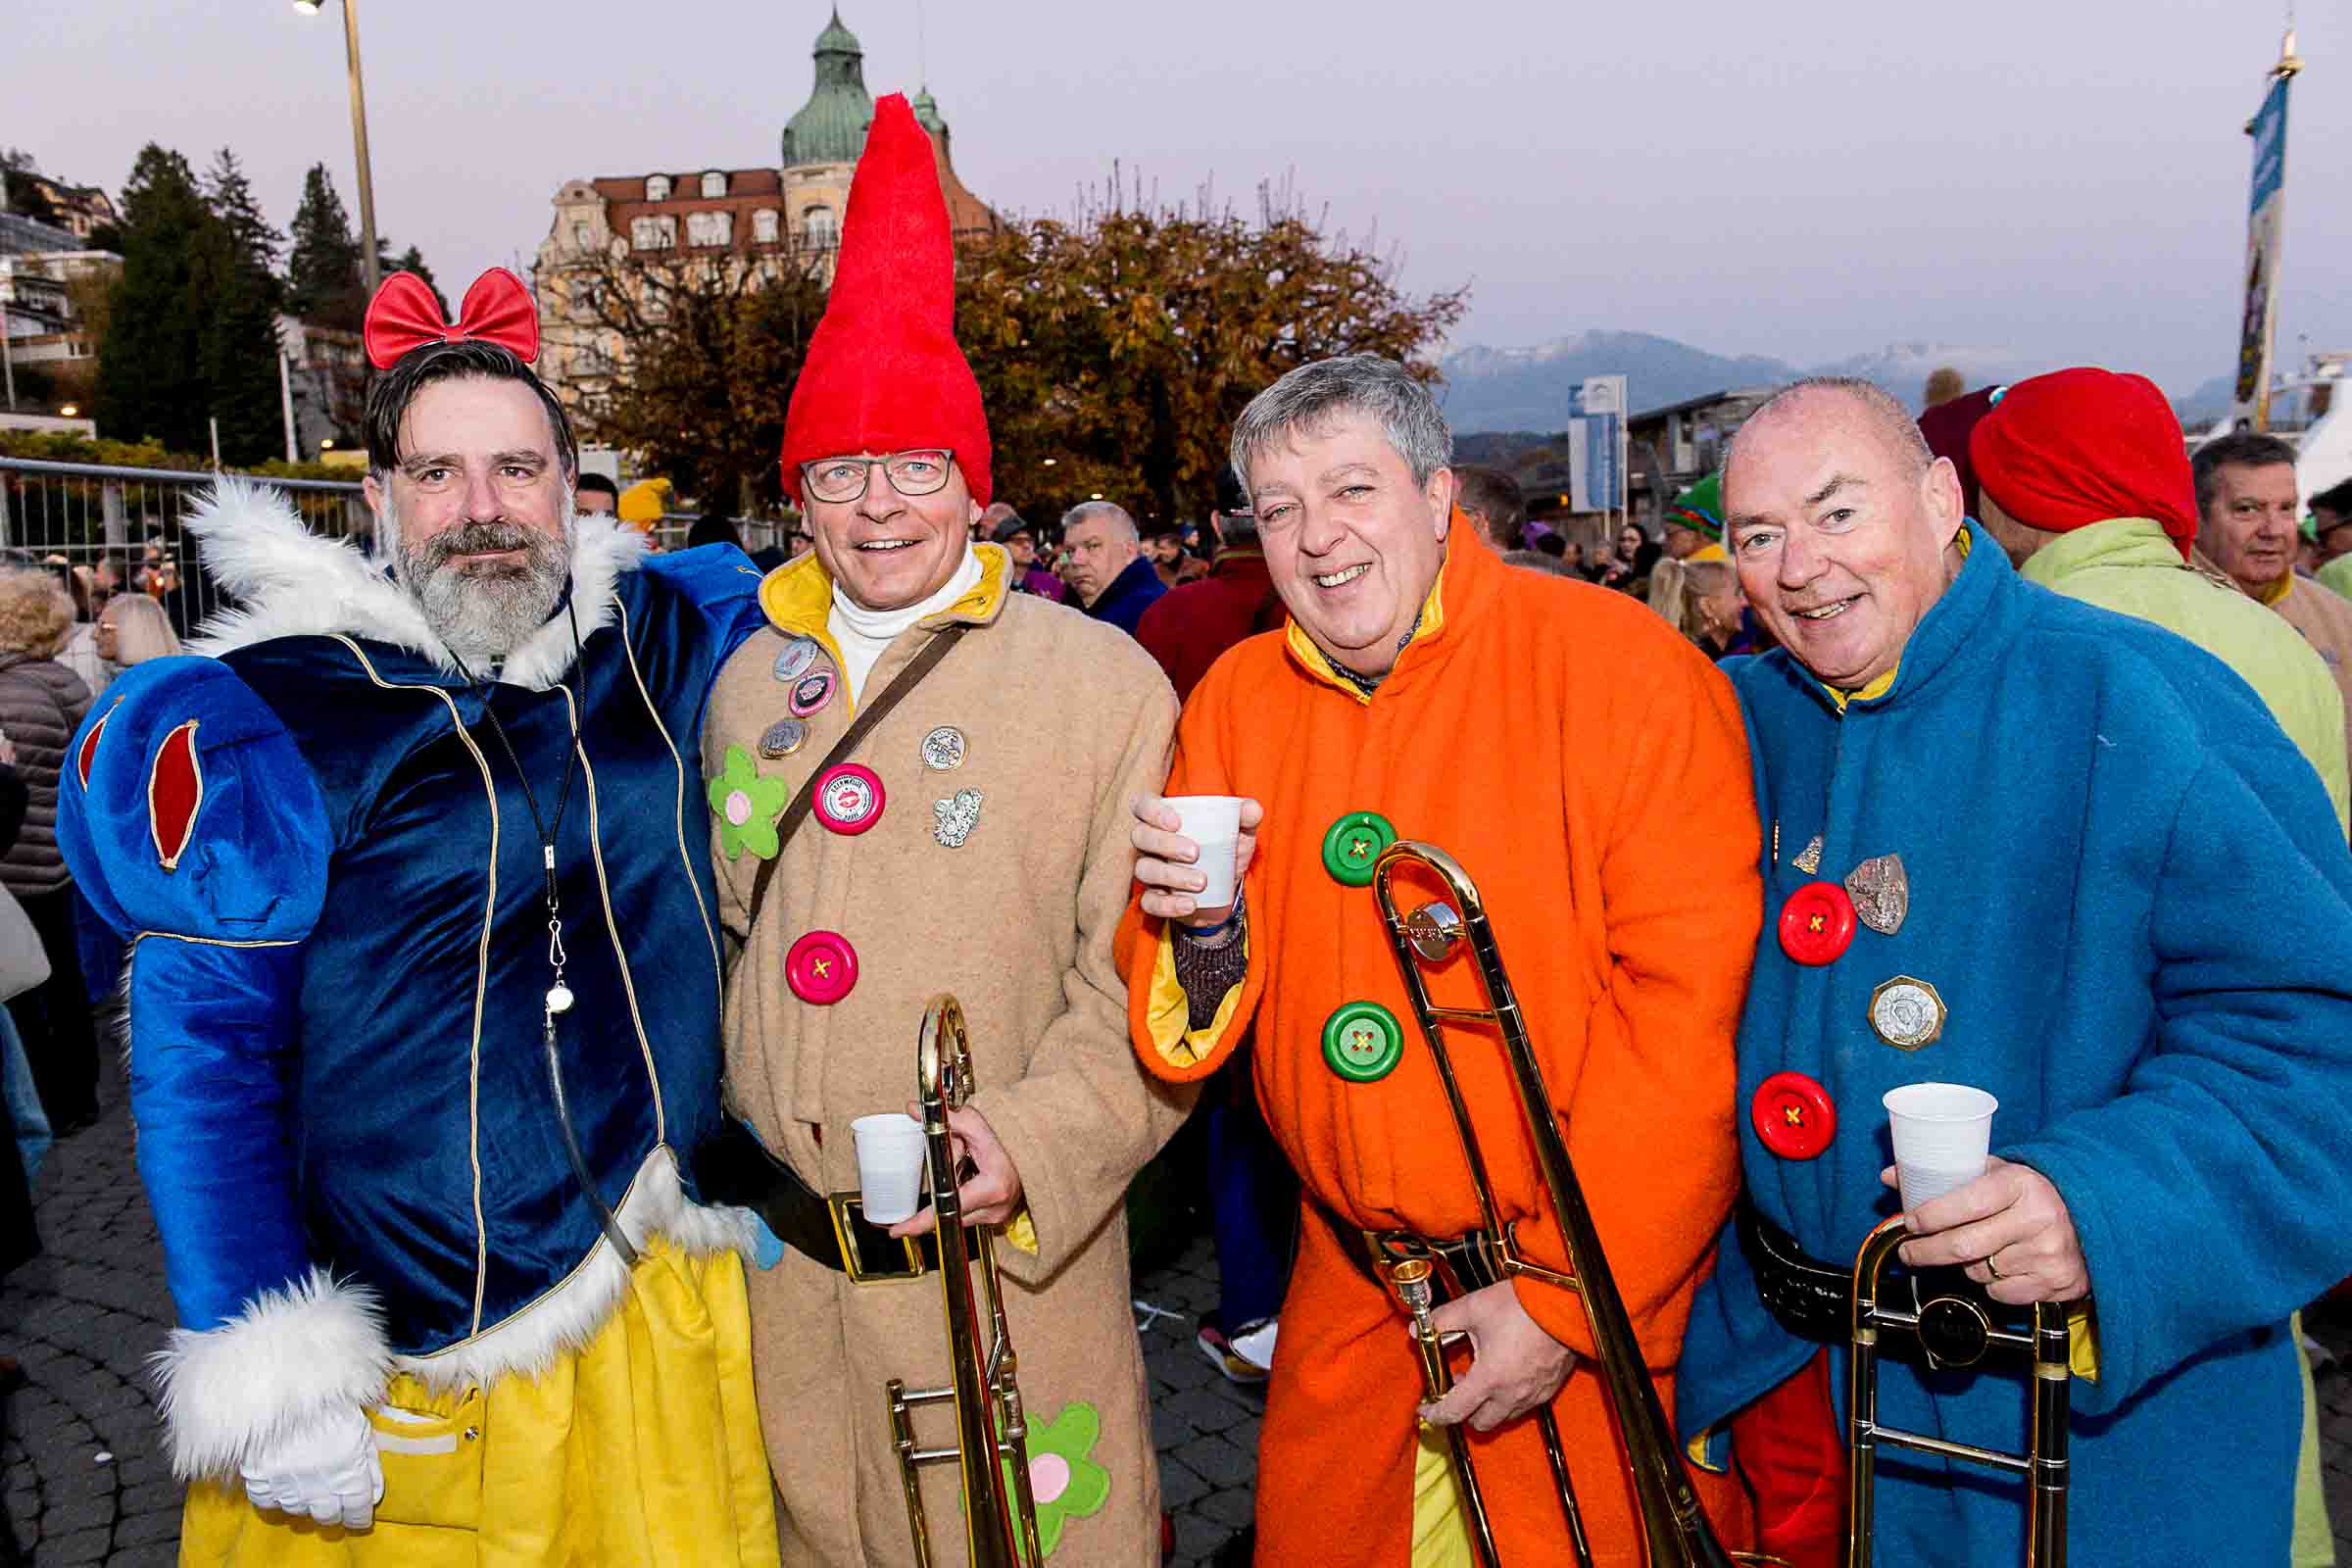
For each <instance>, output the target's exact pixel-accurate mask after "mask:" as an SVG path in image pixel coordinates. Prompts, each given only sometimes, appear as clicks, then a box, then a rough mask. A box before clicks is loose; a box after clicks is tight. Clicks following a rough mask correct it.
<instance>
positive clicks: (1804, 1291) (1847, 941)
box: [1679, 381, 2352, 1568]
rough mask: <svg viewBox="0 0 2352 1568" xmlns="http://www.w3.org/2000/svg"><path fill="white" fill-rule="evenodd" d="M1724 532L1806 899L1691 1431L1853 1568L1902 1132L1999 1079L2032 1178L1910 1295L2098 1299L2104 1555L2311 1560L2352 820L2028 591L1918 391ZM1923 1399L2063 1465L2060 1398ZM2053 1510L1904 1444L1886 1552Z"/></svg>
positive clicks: (1773, 949) (2269, 723)
mask: <svg viewBox="0 0 2352 1568" xmlns="http://www.w3.org/2000/svg"><path fill="white" fill-rule="evenodd" d="M1724 501H1725V511H1726V520H1727V524H1728V528H1729V534H1730V538H1731V542H1732V549H1733V556H1734V559H1735V561H1736V562H1737V564H1738V566H1739V570H1740V581H1741V584H1742V586H1743V588H1744V589H1745V591H1746V594H1747V598H1748V601H1749V603H1750V604H1752V605H1753V606H1754V607H1755V609H1756V612H1757V613H1758V614H1759V615H1760V616H1761V617H1762V618H1763V619H1764V621H1765V623H1766V624H1767V625H1768V626H1769V627H1770V629H1771V630H1772V631H1773V632H1774V633H1775V635H1776V636H1777V637H1778V638H1779V639H1780V641H1781V643H1782V645H1783V649H1782V651H1780V652H1776V653H1774V654H1771V655H1768V656H1766V657H1765V658H1762V659H1757V660H1751V661H1740V662H1734V663H1732V664H1728V665H1726V666H1725V668H1726V671H1727V673H1730V674H1731V675H1732V678H1733V683H1734V685H1735V686H1736V687H1737V688H1738V690H1739V693H1740V702H1741V705H1742V707H1743V709H1744V711H1745V712H1746V716H1747V722H1748V728H1749V734H1750V737H1751V740H1752V742H1753V750H1754V757H1755V769H1756V772H1755V778H1756V796H1757V807H1758V810H1759V812H1760V813H1761V814H1762V817H1763V820H1764V823H1765V865H1764V874H1765V896H1766V901H1767V903H1766V911H1765V912H1766V920H1765V926H1764V931H1765V934H1764V936H1763V937H1762V938H1761V940H1760V942H1759V944H1758V950H1757V956H1756V965H1755V976H1754V980H1753V983H1752V987H1751V989H1750V992H1749V995H1748V999H1747V1005H1746V1008H1745V1011H1744V1013H1743V1015H1742V1021H1741V1026H1740V1096H1741V1103H1743V1104H1745V1105H1747V1106H1748V1107H1749V1109H1750V1114H1749V1116H1747V1117H1745V1118H1743V1120H1744V1121H1745V1122H1746V1123H1747V1125H1745V1126H1743V1127H1742V1129H1741V1132H1742V1143H1741V1156H1742V1164H1743V1167H1744V1175H1745V1185H1746V1196H1745V1198H1744V1200H1743V1201H1742V1211H1741V1213H1740V1215H1739V1216H1737V1217H1736V1219H1735V1221H1734V1223H1733V1224H1732V1225H1731V1226H1729V1227H1728V1228H1727V1230H1726V1233H1725V1235H1724V1238H1723V1241H1722V1245H1721V1247H1720V1249H1719V1262H1718V1267H1717V1271H1716V1273H1715V1274H1714V1276H1713V1277H1712V1278H1711V1279H1710V1280H1709V1281H1708V1282H1707V1283H1706V1284H1705V1285H1704V1286H1702V1287H1701V1289H1700V1292H1699V1297H1698V1300H1697V1304H1696V1306H1695V1307H1694V1309H1693V1312H1692V1317H1691V1329H1690V1334H1689V1337H1688V1339H1687V1341H1686V1343H1685V1348H1684V1359H1683V1363H1682V1368H1681V1372H1682V1381H1681V1385H1680V1389H1679V1411H1680V1417H1681V1423H1682V1426H1683V1428H1684V1433H1685V1436H1686V1437H1687V1438H1688V1439H1690V1440H1691V1442H1692V1444H1693V1447H1694V1451H1696V1452H1699V1453H1703V1454H1704V1455H1705V1456H1706V1459H1707V1461H1708V1462H1709V1463H1710V1464H1714V1465H1720V1464H1722V1463H1725V1462H1731V1461H1736V1462H1738V1463H1739V1464H1740V1465H1741V1467H1742V1469H1743V1470H1746V1471H1748V1472H1749V1473H1750V1475H1751V1477H1760V1478H1761V1480H1762V1484H1761V1485H1760V1486H1759V1488H1758V1491H1759V1493H1760V1495H1761V1502H1762V1514H1763V1517H1762V1519H1761V1520H1760V1523H1761V1524H1762V1525H1763V1527H1764V1530H1765V1536H1764V1541H1763V1544H1766V1545H1767V1546H1769V1547H1776V1548H1778V1549H1780V1550H1782V1551H1784V1552H1785V1553H1786V1554H1787V1555H1788V1556H1789V1557H1790V1559H1791V1560H1792V1561H1795V1562H1797V1563H1799V1564H1809V1563H1822V1562H1830V1561H1837V1560H1842V1544H1843V1531H1844V1525H1843V1521H1842V1518H1841V1514H1840V1510H1841V1507H1842V1503H1843V1499H1844V1495H1845V1478H1844V1477H1843V1476H1842V1474H1841V1473H1840V1469H1839V1465H1840V1452H1839V1450H1840V1447H1841V1440H1842V1429H1841V1428H1838V1427H1834V1426H1833V1425H1832V1421H1833V1416H1832V1413H1831V1408H1830V1407H1831V1404H1832V1398H1831V1397H1830V1396H1831V1394H1832V1392H1833V1391H1834V1393H1835V1405H1836V1415H1835V1419H1836V1420H1837V1421H1840V1422H1841V1421H1842V1420H1843V1418H1844V1416H1845V1413H1846V1412H1845V1397H1844V1396H1845V1388H1844V1367H1845V1356H1844V1353H1843V1351H1842V1350H1837V1349H1833V1350H1831V1351H1829V1352H1827V1353H1826V1354H1825V1352H1824V1349H1823V1347H1824V1346H1825V1345H1841V1344H1842V1343H1843V1341H1844V1340H1845V1337H1846V1330H1845V1322H1844V1313H1843V1309H1842V1301H1843V1298H1844V1287H1843V1283H1842V1277H1844V1276H1850V1273H1851V1270H1852V1266H1853V1258H1854V1255H1855V1252H1856V1250H1857V1249H1858V1248H1859V1247H1860V1245H1861V1243H1862V1241H1863V1238H1864V1237H1865V1236H1866V1235H1868V1234H1869V1232H1870V1231H1871V1229H1872V1228H1873V1227H1874V1226H1875V1225H1877V1224H1878V1223H1879V1222H1880V1221H1882V1220H1884V1219H1886V1218H1887V1216H1889V1215H1891V1214H1894V1213H1896V1212H1898V1211H1899V1210H1900V1207H1901V1204H1900V1201H1899V1200H1898V1199H1897V1198H1896V1197H1895V1195H1894V1193H1893V1192H1892V1191H1890V1190H1889V1186H1890V1183H1889V1180H1888V1171H1887V1167H1888V1165H1889V1164H1890V1153H1889V1144H1888V1138H1887V1116H1886V1114H1885V1112H1884V1111H1883V1110H1882V1108H1881V1097H1882V1096H1884V1095H1885V1094H1886V1093H1887V1091H1888V1090H1891V1089H1893V1088H1896V1087H1898V1086H1900V1085H1903V1084H1907V1083H1914V1082H1921V1081H1936V1080H1940V1081H1945V1082H1953V1083H1963V1084H1970V1085H1974V1086H1977V1087H1979V1088H1982V1089H1985V1090H1987V1091H1989V1092H1990V1093H1991V1094H1992V1095H1993V1096H1994V1097H1996V1098H1997V1100H1998V1102H1999V1108H1998V1110H1997V1111H1996V1112H1995V1114H1994V1116H1993V1121H1992V1132H1991V1151H1992V1158H1991V1160H1990V1162H1989V1165H1988V1167H1987V1169H1986V1170H1985V1174H1984V1175H1982V1176H1980V1177H1978V1178H1977V1179H1975V1180H1974V1181H1971V1182H1969V1183H1967V1184H1966V1185H1964V1186H1961V1187H1959V1188H1958V1189H1956V1190H1954V1191H1952V1192H1950V1193H1947V1194H1946V1195H1944V1196H1943V1197H1940V1198H1936V1199H1934V1200H1931V1201H1924V1202H1921V1203H1920V1204H1919V1205H1918V1207H1917V1208H1916V1209H1915V1210H1914V1211H1912V1212H1910V1213H1909V1214H1907V1215H1906V1216H1905V1218H1906V1223H1907V1225H1908V1227H1909V1229H1910V1230H1911V1231H1913V1232H1914V1233H1915V1234H1914V1236H1913V1238H1912V1239H1911V1240H1910V1241H1909V1242H1907V1243H1905V1244H1904V1246H1903V1250H1902V1259H1903V1261H1904V1263H1906V1264H1908V1265H1911V1266H1912V1267H1914V1268H1917V1269H1923V1270H1925V1269H1935V1268H1940V1269H1947V1270H1952V1269H1956V1270H1959V1271H1962V1272H1964V1273H1965V1276H1966V1279H1967V1280H1968V1281H1971V1282H1974V1284H1973V1288H1975V1289H1978V1290H1981V1291H1982V1293H1983V1296H1984V1297H1985V1298H1986V1299H1989V1301H1990V1302H1991V1303H1994V1305H1993V1308H1992V1309H1993V1310H1994V1311H1995V1312H1996V1313H1997V1312H2004V1311H2006V1310H2008V1309H2011V1308H2017V1307H2022V1306H2023V1305H2025V1304H2026V1303H2030V1302H2039V1301H2055V1302H2064V1303H2067V1305H2068V1308H2069V1321H2070V1327H2071V1331H2072V1334H2071V1338H2072V1342H2073V1343H2072V1350H2073V1367H2074V1372H2075V1377H2074V1379H2073V1382H2072V1401H2073V1416H2072V1422H2071V1438H2072V1444H2071V1460H2072V1466H2071V1469H2072V1490H2071V1498H2070V1505H2069V1506H2070V1516H2069V1529H2068V1544H2069V1548H2070V1551H2071V1560H2072V1561H2073V1562H2074V1563H2075V1564H2076V1565H2077V1568H2082V1565H2086V1564H2087V1565H2095V1564H2104V1563H2124V1562H2131V1563H2141V1562H2148V1561H2161V1562H2168V1563H2190V1562H2194V1563H2201V1564H2215V1563H2225V1564H2235V1563H2244V1564H2248V1565H2255V1564H2259V1565H2263V1568H2275V1565H2277V1564H2278V1563H2282V1562H2284V1561H2286V1560H2287V1541H2288V1530H2289V1524H2290V1519H2291V1514H2292V1507H2293V1501H2294V1478H2295V1459H2296V1446H2297V1438H2298V1434H2299V1430H2300V1425H2301V1405H2300V1394H2299V1389H2298V1383H2297V1377H2296V1366H2295V1357H2294V1352H2293V1349H2292V1347H2291V1346H2290V1344H2289V1341H2288V1335H2287V1315H2288V1314H2289V1313H2290V1312H2291V1311H2293V1310H2294V1309H2295V1308H2297V1307H2298V1306H2300V1305H2302V1304H2303V1303H2304V1302H2305V1301H2307V1300H2309V1299H2312V1298H2314V1297H2316V1296H2317V1295H2318V1294H2319V1293H2320V1292H2321V1291H2323V1290H2324V1289H2326V1288H2327V1286H2328V1285H2330V1284H2332V1283H2333V1282H2334V1281H2336V1280H2337V1279H2339V1278H2341V1277H2342V1276H2343V1274H2344V1273H2345V1271H2346V1267H2347V1264H2352V1170H2348V1169H2347V1167H2346V1165H2345V1162H2344V1160H2343V1158H2342V1152H2343V1151H2344V1150H2345V1149H2346V1148H2348V1147H2352V858H2348V857H2347V855H2346V851H2345V846H2344V842H2343V838H2342V835H2341V833H2340V832H2339V831H2338V830H2337V828H2336V825H2335V818H2334V814H2333V811H2332V810H2331V809H2330V807H2329V804H2328V799H2327V793H2326V791H2325V790H2324V789H2323V787H2322V786H2321V784H2320V781H2319V778H2318V776H2317V775H2316V774H2315V773H2314V772H2313V771H2312V768H2311V766H2310V764H2309V763H2308V762H2306V761H2304V760H2303V759H2302V758H2301V756H2300V755H2299V754H2298V753H2297V752H2296V751H2295V749H2294V747H2293V745H2292V744H2291V743H2290V742H2289V741H2288V740H2287V739H2286V737H2285V735H2284V734H2283V733H2281V732H2280V730H2279V729H2278V725H2277V723H2276V722H2274V721H2273V720H2272V718H2271V717H2270V715H2269V713H2268V712H2267V711H2265V709H2264V708H2263V707H2262V704H2261V702H2260V700H2259V699H2258V698H2257V697H2256V696H2255V695H2254V693H2253V691H2252V689H2251V688H2250V687H2248V686H2246V685H2245V683H2244V682H2243V681H2241V680H2240V679H2239V678H2238V677H2237V676H2236V675H2234V674H2232V673H2231V672H2230V671H2229V669H2228V668H2227V667H2226V666H2224V665H2223V664H2222V663H2221V662H2219V661H2217V660H2215V659H2213V658H2212V657H2210V656H2209V655H2207V654H2205V653H2203V652H2202V651H2200V650H2199V649H2197V648H2195V647H2193V646H2191V645H2190V644H2189V643H2187V642H2185V641H2183V640H2181V639H2180V638H2178V637H2175V636H2174V635H2172V634H2171V633H2169V632H2165V631H2163V630H2161V629H2159V628H2157V627H2154V626H2152V625H2149V624H2146V623H2144V622H2140V621H2136V620H2131V619H2129V618H2126V617H2123V616H2119V615H2113V614H2109V613H2104V612H2101V611H2098V610H2094V609H2092V608H2090V607H2088V606H2085V605H2082V604H2079V603H2076V602H2074V601H2070V600H2066V599H2062V598H2060V597H2058V596H2056V595H2053V594H2049V593H2046V592H2044V591H2041V590H2039V589H2037V588H2035V587H2034V586H2032V585H2030V584H2027V583H2025V582H2023V581H2022V580H2020V579H2019V578H2018V576H2017V575H2016V573H2015V572H2014V571H2013V570H2012V569H2011V567H2010V565H2009V564H2008V561H2007V559H2006V558H2005V557H2004V556H2003V554H2002V553H2001V551H2000V549H1999V548H1998V547H1997V546H1996V545H1993V544H1991V543H1989V542H1988V541H1987V540H1986V539H1985V536H1984V535H1982V534H1981V533H1980V532H1979V530H1978V529H1977V527H1976V525H1975V524H1974V523H1971V522H1969V521H1968V520H1967V519H1966V518H1965V517H1964V515H1963V511H1962V502H1961V492H1960V484H1959V480H1958V478H1957V477H1956V475H1955V474H1954V472H1953V470H1952V466H1951V465H1950V464H1949V463H1948V462H1942V461H1937V460H1935V459H1934V458H1933V457H1932V455H1931V454H1930V453H1929V452H1928V451H1927V449H1926V447H1925V445H1924V443H1922V441H1921V440H1920V438H1919V436H1918V433H1917V429H1916V427H1915V426H1914V425H1913V424H1912V423H1911V421H1910V419H1909V417H1908V416H1907V415H1906V414H1905V413H1904V411H1903V410H1902V409H1901V408H1900V407H1899V406H1898V405H1896V404H1895V403H1894V402H1893V401H1892V400H1891V399H1889V398H1887V396H1886V394H1885V393H1883V392H1880V391H1878V390H1877V389H1876V388H1873V387H1870V386H1867V385H1865V384H1862V383H1858V382H1848V381H1813V382H1802V383H1798V384H1797V385H1795V386H1793V387H1791V388H1789V389H1788V390H1786V391H1784V392H1782V393H1780V394H1779V395H1777V396H1776V397H1774V398H1773V399H1772V400H1771V401H1769V402H1767V403H1766V404H1765V405H1763V406H1762V407H1761V408H1760V409H1758V411H1757V412H1756V414H1755V415H1754V417H1752V418H1751V419H1750V420H1749V422H1748V423H1747V424H1746V425H1745V426H1744V427H1743V428H1742V429H1741V431H1740V435H1739V437H1738V439H1737V441H1736V442H1735V444H1734V446H1733V449H1732V452H1731V456H1730V460H1729V462H1728V464H1727V466H1726V470H1725V475H1724ZM1947 1277H1948V1276H1947ZM1960 1288H1961V1289H1964V1290H1965V1289H1970V1288H1972V1287H1968V1286H1962V1287H1960ZM1768 1302H1769V1303H1771V1304H1770V1305H1768V1304H1767V1303H1768ZM1808 1302H1811V1303H1815V1304H1812V1305H1808ZM1883 1349H1889V1347H1886V1346H1883ZM1881 1363H1882V1374H1881V1377H1880V1381H1879V1396H1878V1398H1879V1410H1878V1415H1879V1420H1880V1421H1881V1423H1882V1424H1884V1425H1887V1426H1891V1427H1894V1428H1898V1429H1901V1430H1904V1431H1909V1432H1918V1433H1926V1434H1930V1435H1933V1436H1936V1437H1940V1438H1943V1439H1947V1440H1951V1441H1955V1442H1959V1443H1965V1444H1973V1445H1977V1446H1983V1447H1986V1448H1995V1449H2001V1450H2005V1451H2012V1452H2014V1451H2017V1450H2019V1449H2021V1448H2022V1447H2023V1446H2024V1444H2025V1439H2026V1433H2027V1426H2028V1421H2027V1410H2028V1403H2027V1401H2028V1397H2029V1391H2028V1389H2027V1387H2026V1384H2027V1382H2028V1379H2027V1378H2026V1377H2025V1376H2023V1375H2011V1374H2010V1373H2009V1372H2007V1371H2004V1370H1995V1369H1991V1364H1990V1363H1987V1365H1986V1366H1985V1367H1981V1368H1979V1369H1978V1370H1977V1371H1975V1372H1974V1373H1964V1372H1956V1371H1952V1370H1948V1369H1945V1370H1930V1369H1927V1368H1925V1367H1924V1366H1923V1365H1922V1364H1921V1363H1920V1362H1919V1361H1918V1360H1917V1359H1916V1357H1915V1356H1910V1355H1908V1354H1907V1353H1905V1352H1903V1351H1900V1350H1895V1351H1893V1353H1892V1354H1891V1355H1890V1354H1882V1357H1881ZM2022 1491H2023V1488H2022V1485H2021V1483H2019V1482H2018V1481H2016V1480H2015V1479H2014V1478H2010V1477H2005V1476H2003V1475H2001V1474H2000V1473H1998V1472H1996V1471H1993V1470H1989V1469H1985V1468H1981V1467H1978V1466H1974V1465H1970V1464H1967V1463H1965V1462H1961V1461H1957V1460H1948V1459H1943V1458H1937V1457H1931V1456H1926V1455H1921V1454H1917V1453H1910V1452H1900V1451H1896V1450H1892V1449H1885V1448H1883V1449H1882V1452H1881V1457H1880V1461H1879V1467H1878V1481H1877V1489H1876V1507H1877V1529H1876V1532H1875V1538H1874V1539H1875V1542H1876V1547H1877V1551H1878V1554H1879V1558H1880V1560H1882V1561H1887V1562H1966V1563H1999V1562H2016V1561H2019V1560H2021V1559H2022V1557H2023V1553H2024V1544H2025V1532H2026V1519H2027V1513H2026V1509H2025V1507H2024V1505H2023V1501H2022Z"/></svg>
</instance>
